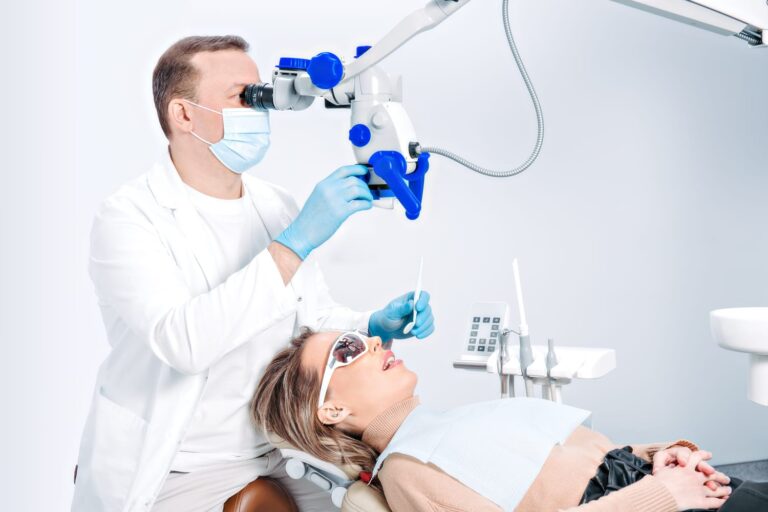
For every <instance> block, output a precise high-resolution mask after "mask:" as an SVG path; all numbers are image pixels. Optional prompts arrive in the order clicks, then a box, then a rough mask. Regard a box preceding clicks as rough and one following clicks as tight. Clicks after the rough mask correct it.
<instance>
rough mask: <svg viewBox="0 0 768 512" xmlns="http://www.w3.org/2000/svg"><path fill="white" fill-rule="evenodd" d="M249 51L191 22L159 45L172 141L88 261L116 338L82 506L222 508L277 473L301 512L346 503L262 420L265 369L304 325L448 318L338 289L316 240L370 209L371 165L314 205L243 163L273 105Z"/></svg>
mask: <svg viewBox="0 0 768 512" xmlns="http://www.w3.org/2000/svg"><path fill="white" fill-rule="evenodd" d="M247 50H248V44H247V43H246V42H245V41H244V40H243V39H241V38H239V37H236V36H224V37H188V38H185V39H182V40H180V41H178V42H177V43H175V44H174V45H173V46H171V47H170V48H169V49H168V50H167V51H166V52H165V53H164V54H163V55H162V56H161V57H160V60H159V61H158V63H157V66H156V67H155V70H154V73H153V81H152V86H153V94H154V101H155V107H156V109H157V113H158V117H159V120H160V125H161V127H162V129H163V132H164V133H165V135H166V136H167V138H168V141H169V145H168V152H167V154H166V155H164V158H163V161H162V162H161V163H159V164H157V165H155V166H154V168H153V169H151V170H150V171H149V172H148V173H146V174H143V175H141V176H139V177H138V178H136V179H134V180H132V181H130V182H128V183H126V184H125V185H123V186H122V187H120V188H119V189H118V190H117V191H116V192H115V193H113V194H112V195H111V196H109V197H108V198H107V199H106V200H104V201H103V202H102V204H101V205H100V207H99V209H98V211H97V213H96V216H95V219H94V222H93V226H92V230H91V249H90V261H89V267H88V270H89V274H90V276H91V279H92V281H93V283H94V287H95V291H96V295H97V299H98V304H99V307H100V309H101V312H102V317H103V320H104V324H105V327H106V331H107V338H108V341H109V344H110V346H111V351H110V352H109V355H108V356H107V358H106V360H105V361H104V362H103V363H102V364H101V366H100V369H99V372H98V376H97V380H96V386H95V389H94V393H93V396H92V402H91V408H90V412H89V414H88V418H87V420H86V424H85V428H84V432H83V436H82V440H81V443H80V451H79V455H78V465H77V468H76V479H75V486H76V487H75V496H74V500H73V503H72V510H73V511H75V512H94V511H99V512H118V511H121V512H122V511H128V512H134V511H135V512H138V511H144V512H146V511H150V510H151V511H153V512H167V511H184V512H211V511H221V510H222V505H223V503H224V502H225V501H226V499H227V498H228V497H229V496H232V495H233V494H236V493H237V492H238V491H239V490H240V489H242V488H243V487H244V486H245V485H247V484H248V483H249V482H251V481H253V480H255V479H256V478H258V477H262V476H270V477H272V478H276V479H278V480H279V481H281V482H282V484H283V485H284V487H286V488H287V489H288V490H289V491H290V493H291V494H292V496H293V497H294V499H295V500H296V502H297V503H298V505H299V508H300V509H301V510H302V511H305V510H329V509H331V507H332V506H331V504H330V500H329V498H328V497H327V495H325V494H324V493H323V492H322V491H320V490H319V489H318V488H317V487H315V486H314V485H313V484H311V483H307V482H305V481H297V480H292V479H290V478H288V476H287V473H286V472H285V467H284V466H285V463H284V461H282V460H281V457H280V455H279V453H278V452H276V451H275V450H273V448H272V447H271V446H270V445H269V443H268V442H267V441H266V440H265V439H264V438H263V437H262V436H261V434H260V432H259V430H258V429H256V428H254V426H253V425H251V424H250V422H249V401H250V399H251V397H252V395H253V392H254V390H255V387H256V384H257V383H258V380H259V378H260V377H261V374H262V372H263V370H264V368H265V367H266V365H267V364H268V363H269V361H270V360H271V359H272V357H273V356H274V354H275V353H276V352H278V351H279V350H280V349H282V348H283V347H284V346H286V344H287V342H288V340H289V339H290V338H291V337H293V336H294V335H295V334H296V332H297V330H298V327H299V326H301V325H308V326H312V327H314V328H315V329H339V330H347V329H360V330H366V331H368V332H369V333H370V334H371V335H373V336H380V337H382V338H383V339H384V340H392V339H395V338H398V339H399V338H406V337H409V336H416V337H417V338H424V337H426V336H429V335H430V334H431V333H432V331H433V330H434V326H433V325H434V321H433V316H432V311H431V307H430V305H429V294H428V293H422V294H421V297H420V299H419V301H418V303H417V304H414V301H413V292H410V293H408V294H405V295H403V296H401V297H398V298H397V299H395V300H393V301H392V302H390V303H389V304H388V305H387V306H386V307H384V308H383V309H381V310H379V311H375V312H357V311H353V310H352V309H349V308H346V307H343V306H341V305H339V304H337V303H335V302H334V301H333V299H332V298H331V296H330V295H329V292H328V288H327V286H326V284H325V282H324V280H323V276H322V274H321V272H320V268H319V266H318V264H317V262H316V261H315V260H314V258H313V256H312V255H311V253H312V251H313V250H314V249H315V248H317V247H319V246H320V245H321V244H323V243H325V242H326V241H327V240H328V239H329V238H331V237H332V236H333V234H334V233H335V232H336V230H337V229H338V228H339V227H340V226H341V225H342V224H343V223H344V221H346V219H347V218H349V217H350V216H351V215H353V214H354V213H356V212H359V211H362V210H367V209H369V208H371V206H372V203H371V201H372V198H371V195H370V192H369V191H368V189H367V187H366V186H365V185H364V184H363V182H362V181H361V180H359V179H358V176H361V175H363V174H365V172H366V169H365V168H364V167H362V166H348V167H342V168H340V169H338V170H336V171H335V172H334V173H332V174H331V175H330V176H328V177H327V178H325V179H324V180H322V181H321V182H320V183H318V184H317V186H316V187H315V188H314V190H313V191H312V193H311V195H310V197H309V199H307V202H306V204H305V205H304V207H303V208H302V209H301V211H299V210H298V208H297V207H296V204H295V202H294V201H293V199H292V198H291V197H290V196H289V195H288V194H287V193H286V191H284V190H283V189H281V188H279V187H277V186H275V185H272V184H269V183H267V182H265V181H262V180H260V179H258V178H256V177H254V176H250V175H248V174H243V172H244V171H246V170H247V169H250V168H251V167H253V166H255V165H256V164H258V163H259V162H260V161H261V159H262V158H263V156H264V154H265V153H266V151H267V149H268V147H269V132H270V125H269V117H268V113H267V112H258V111H255V110H252V109H248V108H243V104H242V103H241V100H240V96H239V95H240V93H241V91H242V90H243V88H244V86H245V85H246V84H249V83H256V82H260V81H261V79H260V77H259V72H258V69H257V67H256V64H255V63H254V62H253V60H252V59H251V58H250V57H249V56H248V55H247V53H246V52H247ZM414 307H415V308H416V310H417V311H418V312H419V315H418V320H417V324H416V326H415V327H414V328H413V330H412V332H410V333H409V335H406V334H404V333H403V327H404V326H405V325H406V323H407V322H408V321H409V320H410V318H411V316H412V312H413V309H414Z"/></svg>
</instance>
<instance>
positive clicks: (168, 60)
mask: <svg viewBox="0 0 768 512" xmlns="http://www.w3.org/2000/svg"><path fill="white" fill-rule="evenodd" d="M233 49H234V50H242V51H244V52H247V51H248V43H247V42H246V41H245V39H243V38H242V37H240V36H190V37H185V38H184V39H180V40H179V41H176V42H175V43H174V44H173V46H171V47H170V48H168V49H167V50H165V53H163V55H161V56H160V60H158V61H157V65H155V70H154V71H153V72H152V96H153V97H154V99H155V109H156V110H157V117H158V119H159V120H160V127H161V128H162V129H163V133H164V134H165V136H166V137H170V136H171V127H170V125H169V124H168V118H167V115H168V104H169V103H170V102H171V100H172V99H173V98H178V97H181V98H187V99H190V100H193V101H194V100H196V94H195V92H196V88H197V79H198V71H197V69H195V67H194V66H193V65H192V64H191V63H190V62H189V60H190V59H191V58H192V57H194V56H195V54H196V53H200V52H216V51H221V50H233Z"/></svg>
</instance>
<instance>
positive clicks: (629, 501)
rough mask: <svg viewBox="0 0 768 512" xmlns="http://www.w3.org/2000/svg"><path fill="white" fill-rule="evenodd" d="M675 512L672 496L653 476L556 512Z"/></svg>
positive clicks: (675, 506)
mask: <svg viewBox="0 0 768 512" xmlns="http://www.w3.org/2000/svg"><path fill="white" fill-rule="evenodd" d="M618 511H621V512H676V511H677V503H676V502H675V498H674V496H672V494H671V493H670V492H669V491H668V490H667V488H666V487H665V486H664V484H662V483H661V482H659V481H658V480H657V479H656V478H655V477H654V476H653V475H648V476H645V477H643V478H642V479H641V480H639V481H637V482H635V483H633V484H632V485H628V486H627V487H624V488H623V489H619V490H618V491H614V492H612V493H610V494H608V495H607V496H603V497H602V498H598V499H596V500H594V501H590V502H589V503H585V504H583V505H579V506H577V507H569V508H567V509H560V510H558V512H618Z"/></svg>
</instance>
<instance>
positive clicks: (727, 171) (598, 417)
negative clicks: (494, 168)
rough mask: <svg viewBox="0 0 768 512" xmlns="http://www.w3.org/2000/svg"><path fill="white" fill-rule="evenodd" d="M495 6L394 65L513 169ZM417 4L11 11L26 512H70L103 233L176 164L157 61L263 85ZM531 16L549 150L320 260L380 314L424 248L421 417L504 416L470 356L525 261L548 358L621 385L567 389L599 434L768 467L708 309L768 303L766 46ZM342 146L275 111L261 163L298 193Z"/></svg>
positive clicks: (344, 151)
mask: <svg viewBox="0 0 768 512" xmlns="http://www.w3.org/2000/svg"><path fill="white" fill-rule="evenodd" d="M500 3H501V2H500V1H489V0H482V1H477V2H474V3H473V4H472V5H470V6H468V7H466V8H465V9H464V10H463V11H462V12H460V13H459V14H457V15H456V16H455V17H454V18H452V19H451V20H449V21H448V22H446V23H445V24H444V25H443V26H441V27H440V28H439V30H435V31H433V32H431V33H428V34H424V35H423V36H421V37H420V38H418V39H417V40H415V41H413V42H412V43H411V44H409V45H408V46H407V48H406V49H404V50H403V51H401V52H399V53H398V54H396V55H394V56H392V57H391V58H390V59H388V60H387V61H386V64H385V66H386V68H387V69H388V70H390V71H393V72H402V73H403V74H404V75H405V87H406V90H405V94H406V100H405V102H406V107H407V108H408V109H409V111H410V114H411V116H412V118H413V121H414V123H415V125H416V127H417V130H418V132H419V134H420V137H421V139H422V141H423V142H424V143H426V144H433V143H434V144H441V145H445V146H448V147H450V148H455V149H456V150H459V151H461V152H463V153H466V154H467V155H469V156H471V157H473V158H474V159H476V160H479V161H481V162H482V163H485V164H488V165H499V166H501V165H508V164H509V165H511V164H513V163H514V164H515V165H516V164H517V163H518V162H519V161H521V160H522V159H523V158H525V157H526V156H527V154H528V151H529V150H530V146H531V144H532V143H533V140H534V137H535V121H534V117H533V110H532V108H531V106H530V103H529V99H528V97H527V95H526V93H525V91H524V88H523V85H522V82H521V80H520V78H519V76H518V73H517V71H516V70H515V69H514V67H513V62H512V59H511V57H510V55H509V53H508V49H507V48H506V46H505V41H504V38H503V32H502V26H501V19H500ZM43 4H44V5H43ZM422 4H423V2H422V0H390V1H389V2H386V3H381V2H360V1H356V0H337V1H335V2H334V3H333V5H332V6H330V5H329V3H328V2H306V1H298V0H294V1H285V2H242V1H235V0H219V1H218V2H205V1H199V0H195V1H185V2H181V1H173V2H170V1H165V2H150V1H148V0H140V1H138V2H130V3H114V2H101V1H97V0H79V1H76V2H75V1H73V0H70V1H69V2H53V1H48V2H42V1H38V2H18V3H16V4H15V5H14V10H15V11H14V12H13V13H10V12H8V13H5V14H3V16H0V19H1V21H0V24H2V27H0V28H1V29H2V30H0V48H2V52H3V55H4V57H3V60H2V67H3V77H2V80H0V98H2V99H3V114H4V115H3V117H4V122H1V123H0V126H2V128H0V129H1V130H2V132H1V133H2V137H1V138H0V140H2V142H1V144H2V147H3V151H2V153H1V154H0V159H1V161H2V176H3V186H2V187H0V194H1V197H0V198H1V201H0V227H1V228H2V233H1V237H0V258H1V262H2V264H1V265H0V268H1V269H2V284H1V286H0V340H1V341H2V343H1V345H0V346H1V347H2V357H1V358H0V365H2V367H1V368H0V393H1V395H0V396H2V406H3V411H4V412H5V414H4V421H2V422H0V439H2V445H3V446H4V450H3V463H2V465H0V467H1V468H2V475H0V482H2V484H0V485H1V486H2V488H3V490H4V492H3V497H4V502H5V505H4V506H3V508H4V509H8V510H38V509H45V510H68V508H69V502H70V499H71V495H72V479H71V478H72V474H71V473H72V467H73V466H74V464H75V460H76V455H77V448H78V443H79V437H80V431H81V429H82V426H83V424H84V421H85V416H86V412H87V410H86V409H87V405H88V397H89V396H90V393H91V389H92V386H93V382H94V379H95V375H96V371H97V367H98V365H99V363H100V361H101V360H102V358H103V357H104V355H105V354H106V350H107V344H106V340H105V335H104V332H103V326H102V323H101V318H100V316H99V312H98V309H97V307H96V302H95V297H94V294H93V290H92V286H91V283H90V281H89V279H88V276H87V273H86V262H87V251H88V233H89V229H90V223H91V219H92V215H93V213H94V210H95V208H96V206H97V205H98V203H99V202H100V201H101V200H102V199H103V198H104V197H105V196H106V195H108V194H109V193H111V192H112V191H113V190H114V189H116V188H117V187H118V186H119V185H120V184H121V183H123V182H125V181H127V180H129V179H131V178H133V177H134V176H136V175H138V174H140V173H143V172H145V171H146V170H147V169H148V168H149V166H150V165H151V163H152V161H153V160H154V159H155V157H156V156H157V155H158V154H159V152H160V151H162V150H163V149H164V141H163V138H162V133H161V131H160V129H159V127H158V125H157V122H156V119H155V116H154V110H153V107H152V100H151V85H150V76H151V71H152V68H153V66H154V63H155V61H156V59H157V57H158V56H159V55H160V54H161V53H162V51H163V50H164V49H165V48H166V47H167V46H168V45H170V44H171V43H173V42H174V41H175V40H177V39H178V38H181V37H183V36H185V35H190V34H223V33H236V34H240V35H242V36H244V37H245V38H246V39H248V40H249V41H250V42H251V44H252V47H253V51H252V55H253V56H254V58H255V59H256V62H257V63H258V64H259V66H260V68H261V70H262V74H263V76H265V77H266V76H268V75H269V72H270V70H271V68H272V66H273V65H274V64H275V63H276V61H277V59H278V57H280V56H281V55H295V56H311V55H314V54H315V53H317V52H319V51H323V50H329V51H334V52H336V53H339V54H344V55H349V54H350V53H351V52H352V51H353V50H354V47H355V45H357V44H362V43H371V42H375V40H376V38H378V37H379V36H381V35H382V34H383V33H384V32H385V31H386V30H387V29H388V28H389V27H391V26H392V25H393V24H394V23H396V22H397V21H398V20H399V19H400V18H401V17H403V16H404V15H405V14H407V13H408V12H410V11H411V10H412V9H415V8H417V7H419V6H421V5H422ZM4 7H5V6H4ZM7 9H8V7H5V9H4V10H7ZM512 19H513V26H514V30H515V34H516V37H517V40H518V43H519V46H520V49H521V51H522V53H523V56H524V59H525V61H526V63H527V64H528V67H529V71H530V73H531V76H532V77H533V80H534V82H535V84H536V86H537V88H538V91H539V94H540V97H541V100H542V102H543V107H544V112H545V116H546V122H547V135H546V141H545V145H544V150H543V154H542V157H541V159H540V160H539V162H538V163H537V164H536V165H535V167H533V168H532V169H530V170H529V171H528V172H526V173H525V174H523V175H522V176H520V177H517V178H514V179H508V180H502V181H498V180H493V179H490V178H484V177H481V176H479V175H476V174H473V173H470V172H468V171H466V170H464V169H462V168H460V167H458V166H457V165H454V164H453V163H451V162H449V161H447V160H444V159H439V158H435V159H434V161H433V170H432V171H431V172H430V174H429V176H428V181H427V187H426V199H425V206H424V212H423V215H422V218H421V219H420V220H419V221H418V222H408V221H406V220H405V218H404V216H403V215H402V213H393V212H386V211H380V210H375V211H371V212H367V213H364V214H359V215H357V216H355V217H353V218H352V219H351V220H350V222H348V223H347V224H346V225H345V226H344V227H343V228H342V230H341V231H340V232H339V233H338V235H337V236H336V237H335V238H334V239H333V241H332V243H330V244H328V245H327V246H326V247H323V248H322V249H321V250H320V254H321V256H322V259H323V260H324V264H325V269H326V273H327V275H328V279H329V281H330V282H331V283H332V285H333V287H334V289H335V293H336V295H337V298H338V299H340V300H342V301H344V302H346V303H348V304H350V305H354V306H357V307H359V308H361V309H362V308H369V307H374V306H379V305H380V304H383V302H384V301H385V300H387V299H389V298H391V297H394V296H395V295H397V294H399V293H401V292H403V291H405V290H406V289H408V288H409V287H411V286H412V285H413V281H414V278H415V272H416V267H417V262H418V255H420V254H423V255H424V257H425V261H426V268H425V275H424V281H425V287H426V289H428V290H429V291H430V292H431V293H432V294H433V297H434V309H435V315H436V317H437V322H438V330H437V332H436V333H435V335H434V336H433V337H432V338H431V339H430V340H428V341H424V342H415V341H414V342H404V343H401V344H399V346H398V348H397V352H398V355H400V356H403V357H404V358H405V359H406V360H407V361H408V364H409V365H410V366H411V367H413V368H415V369H417V370H418V371H420V372H421V374H422V380H421V383H420V386H419V393H420V395H421V396H422V398H423V400H424V401H425V402H428V403H431V404H434V405H436V406H441V407H445V406H451V405H455V404H461V403H466V402H470V401H474V400H482V399H490V398H494V397H496V396H497V381H496V380H495V378H493V377H492V376H489V375H478V374H472V373H468V372H459V371H456V370H453V369H452V367H451V361H452V360H453V359H454V358H455V357H456V355H457V354H458V352H459V344H460V338H461V335H462V334H463V332H464V329H465V327H466V326H465V323H466V320H467V318H466V316H467V315H466V313H467V311H468V309H469V307H470V305H471V304H472V303H473V302H474V301H478V300H503V301H508V302H513V300H514V298H513V293H512V290H511V285H512V274H511V267H510V260H511V258H512V257H513V256H517V257H519V258H520V262H521V267H522V271H523V279H524V284H525V292H526V299H527V306H528V310H529V323H530V325H531V328H532V335H533V337H534V341H535V342H544V341H545V339H546V337H554V338H555V339H556V340H557V342H558V343H560V344H562V345H581V346H606V347H613V348H615V349H616V350H617V352H618V368H617V370H616V371H614V372H613V373H612V374H610V375H609V376H607V377H606V378H604V379H601V380H598V381H587V382H577V383H576V384H574V385H571V386H569V387H568V388H566V389H565V390H564V397H565V400H566V402H567V403H570V404H572V405H576V406H579V407H584V408H588V409H591V410H594V413H595V423H594V426H595V428H597V429H598V430H601V431H603V432H605V433H606V434H607V435H608V436H609V437H611V438H612V439H613V440H614V441H615V442H617V443H623V442H650V441H657V440H672V439H675V438H678V437H687V438H690V439H692V440H695V441H696V442H698V443H699V444H701V445H702V446H704V447H706V448H708V449H710V450H711V451H713V452H714V454H715V458H714V462H715V463H727V462H736V461H746V460H755V459H762V458H768V442H766V441H768V434H766V432H768V408H765V407H760V406H758V405H756V404H754V403H751V402H749V401H748V400H747V398H746V379H747V373H746V372H747V356H745V355H741V354H737V353H733V352H727V351H724V350H722V349H720V348H718V347H717V346H716V345H715V343H714V342H713V340H712V338H711V336H710V334H709V328H708V312H709V311H710V310H712V309H715V308H719V307H728V306H751V305H766V303H768V271H766V268H765V262H766V261H767V260H768V240H767V238H766V235H765V219H766V216H767V215H768V202H766V201H765V199H764V198H765V191H766V190H768V170H767V169H766V165H765V162H766V156H767V155H766V148H767V147H768V145H767V144H766V141H768V125H767V124H766V123H765V119H766V111H768V97H766V95H765V93H764V91H765V83H766V81H768V66H767V65H766V63H767V62H768V61H766V59H768V51H766V50H763V51H760V50H751V49H749V48H748V47H746V45H745V44H742V43H741V42H739V41H737V40H731V39H725V38H722V37H719V36H715V35H713V34H710V33H707V32H703V31H698V30H696V29H693V28H690V27H688V26H684V25H682V24H676V23H673V22H671V21H668V20H665V19H662V18H656V17H653V16H651V15H648V14H646V13H642V12H639V11H635V10H631V9H628V8H626V7H624V6H621V5H618V4H614V3H612V2H608V1H602V0H601V1H585V0H582V1H577V2H576V1H566V0H542V1H536V2H533V1H527V2H513V8H512ZM9 114H10V115H9ZM347 128H348V119H347V114H346V113H345V112H343V111H342V112H339V111H328V112H326V111H324V110H323V109H322V107H321V106H320V105H319V104H318V105H316V106H315V108H313V109H312V110H310V111H308V112H304V113H300V114H293V113H282V114H280V113H278V114H275V115H274V116H273V130H274V136H273V149H272V150H271V152H270V153H269V155H268V157H267V159H266V160H265V162H264V163H263V165H261V166H260V167H259V168H258V169H257V170H256V171H254V172H258V173H259V174H260V175H261V176H263V177H265V178H267V179H270V180H273V181H275V182H277V183H279V184H281V185H283V186H286V187H288V188H289V189H290V190H292V191H293V192H294V194H295V195H296V197H297V198H298V199H299V201H300V202H303V200H304V199H305V198H306V197H307V196H308V194H309V192H310V191H311V189H312V187H313V186H314V184H315V183H316V182H317V181H318V180H320V179H321V178H323V177H324V176H326V175H327V174H329V173H330V172H331V171H333V170H334V169H335V168H336V167H338V166H340V165H343V164H348V163H351V160H352V153H351V150H350V147H349V144H348V143H347V142H346V140H345V138H346V131H347Z"/></svg>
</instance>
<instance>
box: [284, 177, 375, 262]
mask: <svg viewBox="0 0 768 512" xmlns="http://www.w3.org/2000/svg"><path fill="white" fill-rule="evenodd" d="M367 172H368V169H367V168H366V167H365V166H364V165H347V166H344V167H340V168H338V169H337V170H336V171H334V172H333V173H332V174H331V175H330V176H328V177H327V178H325V179H324V180H323V181H321V182H320V183H318V184H317V185H315V188H314V190H312V193H311V194H310V196H309V199H307V202H306V203H305V204H304V208H302V209H301V211H300V212H299V215H298V216H297V217H296V219H295V220H294V221H293V222H292V223H291V224H290V225H289V226H288V227H287V228H285V231H283V232H282V233H281V234H280V236H278V237H277V238H276V239H275V241H276V242H278V243H280V244H283V245H284V246H286V247H288V248H289V249H291V250H292V251H293V252H295V253H296V254H297V255H298V256H299V258H301V259H302V260H304V259H306V258H307V256H309V253H310V252H312V251H313V250H315V249H317V248H318V247H320V246H321V245H322V244H323V243H325V242H326V241H327V240H328V239H329V238H331V236H333V234H334V233H335V232H336V230H338V229H339V227H340V226H341V225H342V224H343V223H344V221H346V220H347V219H348V218H349V217H350V216H351V215H352V214H353V213H356V212H359V211H362V210H370V209H371V208H372V207H373V196H372V195H371V191H370V190H369V189H368V185H366V184H365V183H364V182H363V180H361V179H360V178H358V176H364V175H365V174H366V173H367Z"/></svg>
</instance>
